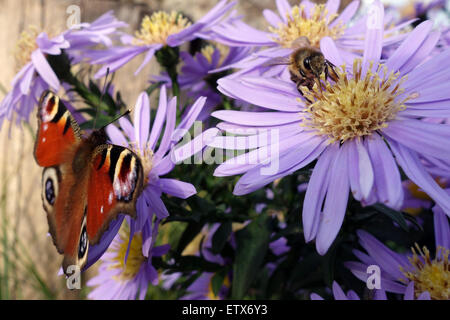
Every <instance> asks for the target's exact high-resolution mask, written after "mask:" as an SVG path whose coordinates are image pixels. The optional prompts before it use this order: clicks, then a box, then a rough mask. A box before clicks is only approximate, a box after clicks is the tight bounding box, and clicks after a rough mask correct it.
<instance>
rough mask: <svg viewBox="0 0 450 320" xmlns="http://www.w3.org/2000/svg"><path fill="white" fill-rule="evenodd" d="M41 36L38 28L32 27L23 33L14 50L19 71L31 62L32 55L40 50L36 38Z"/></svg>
mask: <svg viewBox="0 0 450 320" xmlns="http://www.w3.org/2000/svg"><path fill="white" fill-rule="evenodd" d="M38 35H39V31H38V28H37V27H35V26H30V27H29V28H28V30H24V31H22V33H21V34H20V37H19V40H18V41H17V43H16V47H15V49H14V58H15V62H16V68H17V70H19V69H21V68H22V67H23V66H24V65H26V64H27V63H28V62H30V60H31V53H32V52H33V51H34V50H36V49H37V48H38V45H37V43H36V38H37V36H38Z"/></svg>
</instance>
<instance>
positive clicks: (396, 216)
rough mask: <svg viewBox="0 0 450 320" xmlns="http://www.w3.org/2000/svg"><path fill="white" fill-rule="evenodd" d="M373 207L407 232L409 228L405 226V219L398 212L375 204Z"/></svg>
mask: <svg viewBox="0 0 450 320" xmlns="http://www.w3.org/2000/svg"><path fill="white" fill-rule="evenodd" d="M373 207H374V208H375V209H376V210H378V211H379V212H381V213H384V214H385V215H387V216H388V217H389V218H391V219H392V220H394V221H395V222H397V223H398V225H399V226H400V227H401V228H402V229H403V230H405V231H409V227H408V225H407V224H406V219H405V217H404V216H403V214H402V213H401V212H400V211H396V210H393V209H391V208H389V207H387V206H385V205H384V204H381V203H377V204H374V205H373Z"/></svg>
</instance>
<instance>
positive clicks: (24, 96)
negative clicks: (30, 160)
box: [0, 28, 70, 125]
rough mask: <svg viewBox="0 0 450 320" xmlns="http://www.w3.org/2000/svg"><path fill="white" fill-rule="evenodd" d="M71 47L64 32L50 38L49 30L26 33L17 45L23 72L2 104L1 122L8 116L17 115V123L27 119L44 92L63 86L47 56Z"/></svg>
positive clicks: (13, 83) (11, 117)
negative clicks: (46, 31) (63, 34)
mask: <svg viewBox="0 0 450 320" xmlns="http://www.w3.org/2000/svg"><path fill="white" fill-rule="evenodd" d="M69 46H70V44H69V42H68V41H67V40H66V39H64V36H62V35H59V36H57V37H54V38H51V39H50V38H49V37H48V35H47V34H46V33H45V32H42V33H40V34H38V32H37V30H36V29H34V28H31V29H30V31H29V32H27V31H24V32H22V34H21V38H20V40H19V41H18V43H17V48H16V49H17V54H16V62H17V65H18V66H19V67H20V71H19V72H18V73H17V74H16V76H15V77H14V79H13V80H12V83H11V87H12V89H11V91H10V92H8V94H7V95H6V96H5V98H4V99H3V100H2V102H1V103H0V125H1V124H2V122H3V120H4V119H5V118H6V119H8V120H9V121H11V120H13V117H14V116H15V117H16V121H17V123H20V122H21V121H23V120H25V121H27V120H28V118H29V115H30V113H31V111H32V109H33V108H34V107H35V106H36V102H37V101H38V100H39V97H40V95H41V94H42V92H43V91H44V90H47V89H49V88H51V89H53V90H55V91H57V90H58V89H59V88H60V82H59V80H58V77H57V76H56V74H55V72H54V71H53V70H52V68H51V67H50V65H49V63H48V62H47V59H46V58H45V56H46V55H59V54H61V50H62V49H67V48H68V47H69Z"/></svg>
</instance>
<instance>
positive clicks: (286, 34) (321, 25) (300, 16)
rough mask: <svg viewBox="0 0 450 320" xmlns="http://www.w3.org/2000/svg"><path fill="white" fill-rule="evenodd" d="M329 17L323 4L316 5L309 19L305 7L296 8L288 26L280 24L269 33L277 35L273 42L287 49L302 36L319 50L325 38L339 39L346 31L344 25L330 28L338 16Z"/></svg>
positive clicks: (293, 9)
mask: <svg viewBox="0 0 450 320" xmlns="http://www.w3.org/2000/svg"><path fill="white" fill-rule="evenodd" d="M327 15H328V10H326V9H325V6H324V5H323V4H320V5H315V6H314V8H313V9H312V10H311V16H310V17H309V18H308V17H307V15H306V12H305V7H304V6H303V5H300V7H299V6H294V7H293V8H292V12H291V14H287V20H288V21H287V24H281V23H280V25H279V27H278V28H273V27H269V31H270V32H273V33H275V34H276V35H277V37H276V38H274V39H273V40H274V41H275V42H277V43H279V44H280V45H281V46H283V47H285V48H291V45H292V42H293V41H294V40H296V39H298V38H299V37H302V36H305V37H307V38H308V39H309V42H310V43H311V45H312V46H313V47H316V48H319V46H320V39H322V38H323V37H331V38H332V39H337V38H339V37H340V36H342V35H343V34H344V31H345V26H344V25H343V24H342V23H338V24H336V25H335V26H334V27H330V26H329V25H330V23H331V22H332V21H333V20H334V19H336V18H337V17H338V14H330V15H329V16H327Z"/></svg>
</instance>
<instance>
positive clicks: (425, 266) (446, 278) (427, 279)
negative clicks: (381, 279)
mask: <svg viewBox="0 0 450 320" xmlns="http://www.w3.org/2000/svg"><path fill="white" fill-rule="evenodd" d="M416 248H417V251H418V253H417V252H416V250H414V248H412V249H411V250H412V252H413V255H412V256H411V257H410V258H409V262H410V264H411V266H412V268H411V269H408V270H405V269H404V268H400V270H401V271H402V272H403V274H404V275H405V277H406V279H407V280H406V281H405V279H400V280H401V281H403V282H409V281H414V292H415V295H416V297H417V296H419V295H420V294H421V293H422V292H425V291H428V293H429V294H430V296H431V299H433V300H449V299H450V264H449V261H448V257H449V254H450V251H449V250H448V249H447V248H443V247H438V248H437V249H436V256H435V258H434V260H431V258H430V251H429V250H428V249H427V248H426V247H423V249H420V247H419V246H418V245H417V244H416Z"/></svg>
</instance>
